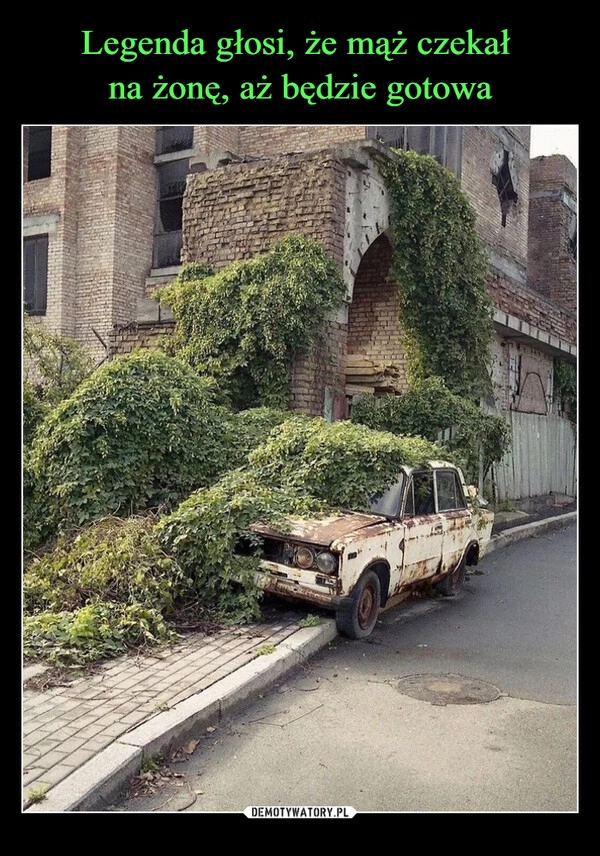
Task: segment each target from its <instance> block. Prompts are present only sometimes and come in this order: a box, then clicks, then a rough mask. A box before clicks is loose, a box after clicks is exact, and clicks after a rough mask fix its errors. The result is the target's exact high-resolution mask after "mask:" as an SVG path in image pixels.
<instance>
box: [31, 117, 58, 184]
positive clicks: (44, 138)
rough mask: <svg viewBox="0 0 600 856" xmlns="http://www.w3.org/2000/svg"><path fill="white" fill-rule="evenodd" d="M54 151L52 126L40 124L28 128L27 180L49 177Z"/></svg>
mask: <svg viewBox="0 0 600 856" xmlns="http://www.w3.org/2000/svg"><path fill="white" fill-rule="evenodd" d="M51 153H52V128H51V127H50V125H39V126H37V127H30V128H28V129H27V181H36V180H37V179H38V178H48V176H49V175H50V166H51Z"/></svg>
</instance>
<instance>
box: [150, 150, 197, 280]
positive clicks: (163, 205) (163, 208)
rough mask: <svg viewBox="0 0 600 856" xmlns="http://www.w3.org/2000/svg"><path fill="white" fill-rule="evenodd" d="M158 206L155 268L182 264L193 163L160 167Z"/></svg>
mask: <svg viewBox="0 0 600 856" xmlns="http://www.w3.org/2000/svg"><path fill="white" fill-rule="evenodd" d="M157 169H158V206H157V214H156V220H157V222H156V234H155V235H154V252H153V259H152V266H153V267H154V268H164V267H174V266H176V265H179V264H181V248H182V246H183V196H184V193H185V183H186V179H187V174H188V169H189V160H188V158H182V159H181V160H174V161H169V162H168V163H164V164H160V165H159V166H158V167H157Z"/></svg>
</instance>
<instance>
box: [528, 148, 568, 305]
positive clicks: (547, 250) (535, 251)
mask: <svg viewBox="0 0 600 856" xmlns="http://www.w3.org/2000/svg"><path fill="white" fill-rule="evenodd" d="M576 217H577V170H576V169H575V167H574V166H573V164H572V163H571V161H570V160H569V159H568V158H566V157H565V156H564V155H550V156H548V157H538V158H534V159H533V160H532V161H531V201H530V207H529V252H528V257H527V282H528V285H529V286H530V287H531V288H533V289H535V290H536V291H539V292H540V293H541V294H543V295H544V296H545V297H547V298H549V299H550V300H552V301H554V302H556V303H558V304H560V305H561V306H562V307H564V308H565V309H567V310H569V311H571V312H575V311H576V309H577V260H576V256H575V247H574V239H573V235H574V231H575V228H576Z"/></svg>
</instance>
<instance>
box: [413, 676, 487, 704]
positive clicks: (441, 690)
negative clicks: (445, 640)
mask: <svg viewBox="0 0 600 856" xmlns="http://www.w3.org/2000/svg"><path fill="white" fill-rule="evenodd" d="M398 689H399V690H400V692H401V693H404V695H407V696H410V697H411V698H417V699H419V700H420V701H428V702H431V704H484V703H485V702H489V701H495V700H496V699H497V698H499V697H500V695H501V693H500V690H499V689H498V687H494V686H492V684H486V683H485V682H484V681H477V680H475V679H474V678H465V677H463V676H462V675H408V676H407V677H406V678H402V679H401V680H400V681H398Z"/></svg>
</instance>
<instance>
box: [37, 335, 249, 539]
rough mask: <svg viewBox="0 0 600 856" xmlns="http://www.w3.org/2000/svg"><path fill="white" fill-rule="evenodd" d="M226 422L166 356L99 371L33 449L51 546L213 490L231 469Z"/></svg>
mask: <svg viewBox="0 0 600 856" xmlns="http://www.w3.org/2000/svg"><path fill="white" fill-rule="evenodd" d="M230 419H231V416H230V414H229V411H227V410H226V409H225V408H222V407H218V406H216V405H215V404H214V403H213V401H212V397H211V393H210V392H209V391H208V390H207V388H206V385H205V384H204V383H203V381H202V379H200V378H199V377H198V376H197V374H196V373H195V372H194V371H193V370H192V369H190V368H189V367H187V366H185V365H183V364H182V363H180V362H179V361H177V360H175V359H173V358H171V357H168V356H165V355H164V354H160V353H157V352H147V351H146V352H144V351H139V352H137V353H132V354H129V355H126V356H120V357H116V358H114V359H113V360H111V361H110V362H109V363H106V364H105V365H103V366H101V367H100V368H99V369H97V370H96V371H95V372H94V373H93V374H92V375H90V376H89V377H88V378H87V379H86V380H85V381H84V382H83V383H81V384H80V385H79V387H78V388H77V389H76V390H75V392H74V393H73V395H72V396H71V397H70V398H68V399H66V400H65V401H63V402H61V403H60V404H59V405H58V406H57V407H55V408H54V409H53V410H52V411H51V412H50V414H49V415H48V416H47V417H46V419H45V421H44V423H43V430H41V431H39V432H38V434H37V435H36V437H35V438H34V440H33V444H32V449H31V457H30V461H29V465H28V466H29V469H30V482H31V484H32V485H34V487H35V488H36V491H35V492H36V494H39V492H41V493H42V495H43V504H44V506H45V509H44V512H43V520H42V521H39V520H38V521H37V522H38V523H39V524H42V523H43V527H42V528H43V529H44V534H45V537H49V536H51V535H52V534H54V533H56V532H60V531H65V530H67V529H68V528H70V527H80V526H81V525H82V524H84V523H86V522H89V521H92V520H96V519H98V518H101V517H105V516H108V515H118V516H127V515H131V514H135V513H137V512H139V511H143V510H145V509H149V508H156V507H160V506H164V507H166V508H169V507H173V506H174V505H175V504H176V503H177V502H179V501H181V500H182V499H183V498H184V497H186V496H187V495H188V494H189V493H190V492H191V491H192V490H194V489H196V488H198V487H202V486H205V485H208V484H210V483H211V482H213V481H214V480H215V479H216V478H218V477H219V476H220V475H221V474H222V473H223V472H226V471H227V470H228V469H229V466H230V462H229V454H230V450H231V449H232V448H234V447H235V440H234V437H233V436H232V433H231V432H232V427H231V422H230ZM26 516H27V514H26ZM30 517H31V515H30ZM31 528H32V529H33V528H34V527H33V526H32V527H31ZM26 542H27V539H26Z"/></svg>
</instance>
